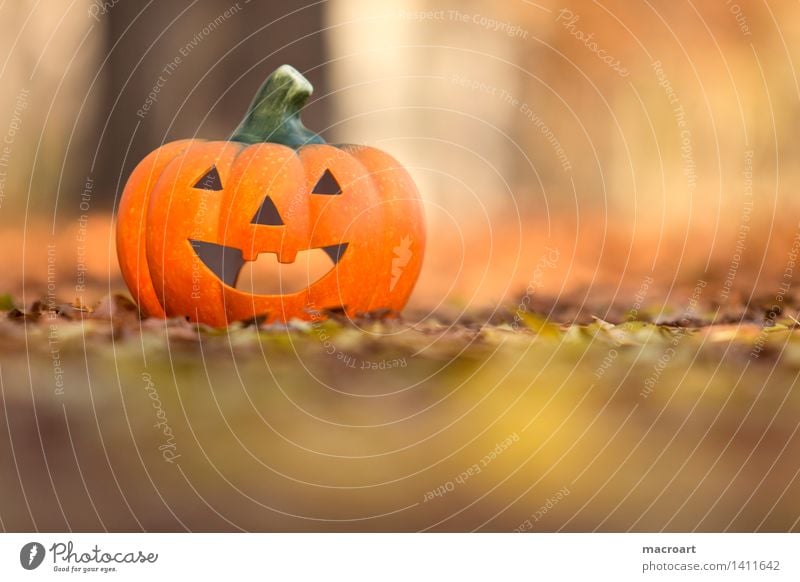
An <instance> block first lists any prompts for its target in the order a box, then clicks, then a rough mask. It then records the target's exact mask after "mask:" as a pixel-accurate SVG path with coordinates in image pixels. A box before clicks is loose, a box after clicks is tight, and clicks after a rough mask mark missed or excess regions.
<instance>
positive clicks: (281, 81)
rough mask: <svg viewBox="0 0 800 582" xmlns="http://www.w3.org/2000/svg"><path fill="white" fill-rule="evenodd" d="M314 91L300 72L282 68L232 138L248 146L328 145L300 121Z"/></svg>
mask: <svg viewBox="0 0 800 582" xmlns="http://www.w3.org/2000/svg"><path fill="white" fill-rule="evenodd" d="M313 91H314V88H313V87H312V86H311V83H309V82H308V79H306V78H305V77H304V76H303V75H301V74H300V72H299V71H297V69H295V68H294V67H292V66H290V65H283V66H281V67H279V68H278V69H277V70H276V71H275V72H274V73H272V74H271V75H270V76H269V78H268V79H267V80H266V81H265V82H264V84H263V85H262V86H261V89H259V91H258V94H257V95H256V98H255V99H254V100H253V103H252V104H251V105H250V109H248V111H247V116H246V117H245V118H244V121H242V123H241V125H239V127H238V128H237V130H236V131H235V132H234V134H233V136H232V137H231V140H232V141H239V142H243V143H246V144H256V143H265V142H268V143H279V144H283V145H285V146H289V147H292V148H298V147H300V146H304V145H307V144H311V143H325V140H323V139H322V138H321V137H320V136H319V135H317V134H316V133H314V132H313V131H311V130H310V129H308V128H307V127H306V126H304V125H303V122H302V121H300V111H301V110H302V109H303V106H305V104H306V102H307V101H308V98H309V97H310V96H311V93H312V92H313Z"/></svg>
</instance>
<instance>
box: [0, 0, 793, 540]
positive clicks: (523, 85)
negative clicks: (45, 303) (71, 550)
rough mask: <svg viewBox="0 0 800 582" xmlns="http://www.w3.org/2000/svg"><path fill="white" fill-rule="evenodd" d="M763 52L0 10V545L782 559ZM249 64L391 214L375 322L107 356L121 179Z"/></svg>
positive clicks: (604, 5)
mask: <svg viewBox="0 0 800 582" xmlns="http://www.w3.org/2000/svg"><path fill="white" fill-rule="evenodd" d="M799 16H800V6H799V5H798V3H797V2H764V1H761V0H758V1H756V0H724V1H723V0H720V1H718V2H713V3H712V2H704V3H697V2H695V3H692V2H682V1H678V2H649V3H648V2H641V3H640V2H624V1H622V0H603V1H588V0H586V1H574V0H564V1H563V2H558V3H557V2H555V1H554V0H537V1H536V2H532V1H528V0H509V1H506V2H491V1H489V0H459V1H458V2H456V1H455V0H404V1H400V0H379V1H367V0H331V1H327V2H310V1H308V2H307V1H301V2H298V1H292V2H289V1H288V0H287V1H283V0H271V1H270V2H263V1H255V0H202V2H201V1H199V0H171V1H170V2H155V1H154V0H149V1H146V2H143V1H133V0H73V1H70V2H64V1H62V0H15V1H13V2H3V3H0V80H2V85H0V86H2V91H0V100H2V102H1V103H0V105H2V108H0V112H2V113H0V244H1V245H2V249H3V252H2V253H0V270H2V273H3V278H2V281H3V285H2V287H1V288H0V311H2V312H3V313H4V314H5V316H4V317H0V403H1V404H2V408H0V448H2V449H3V450H5V451H8V454H0V491H2V495H0V529H2V530H17V531H19V530H34V529H41V530H47V531H63V530H74V531H78V530H88V531H92V530H102V529H108V530H112V531H115V530H125V531H129V530H133V531H138V530H148V531H153V530H164V531H174V530H178V531H183V530H186V529H191V530H238V529H248V530H286V529H291V530H311V531H315V530H325V531H327V530H335V531H340V530H362V529H375V530H398V529H399V530H419V529H433V530H454V531H464V530H473V529H481V530H498V531H511V530H521V531H530V530H540V531H554V530H569V531H592V530H613V531H627V530H639V531H659V530H672V531H689V530H703V531H723V530H736V531H754V530H770V531H787V530H793V531H796V530H797V529H798V527H800V494H798V493H799V492H798V488H799V487H800V478H799V477H800V425H798V418H800V412H799V411H800V399H798V392H797V389H796V387H795V386H796V382H797V379H798V370H800V340H799V338H800V335H799V334H798V333H797V332H796V331H792V330H795V329H796V327H797V325H798V324H797V320H798V317H800V313H798V308H799V307H800V306H799V305H798V301H797V291H796V289H795V288H794V287H792V279H793V276H794V269H795V266H796V264H795V261H796V259H797V254H798V252H800V238H798V223H800V212H799V211H800V197H798V195H797V191H798V186H800V165H799V164H798V163H797V159H798V158H799V157H800V146H799V145H798V144H796V143H795V141H797V140H796V133H797V130H798V127H800V82H799V81H798V75H797V64H798V63H799V62H800V18H799ZM284 63H290V64H292V65H293V66H294V67H296V68H297V69H299V70H300V71H301V72H302V73H303V74H304V75H305V76H306V77H308V78H309V79H310V80H311V82H312V83H313V84H314V86H315V88H316V91H315V94H314V96H313V97H312V99H311V101H310V103H309V104H308V107H307V109H306V111H305V112H304V119H305V122H306V124H307V125H308V126H309V127H310V128H312V129H314V130H316V131H318V132H319V133H321V134H322V135H323V136H324V137H325V139H326V140H327V141H329V142H331V143H356V144H367V145H371V146H376V147H378V148H381V149H383V150H385V151H387V152H389V153H391V154H392V155H394V156H395V157H396V158H398V159H399V160H400V161H401V162H402V163H403V164H404V165H405V166H406V167H407V168H408V169H409V171H410V172H411V174H412V175H413V177H414V179H415V181H416V182H417V183H418V185H419V188H420V191H421V193H422V196H423V199H424V202H425V208H426V215H427V229H428V230H427V232H428V247H427V253H426V258H425V263H424V266H423V271H422V274H421V277H420V280H419V283H418V285H417V288H416V291H415V293H414V294H413V297H412V300H411V304H410V306H409V308H408V310H407V312H406V314H407V317H406V318H405V319H402V320H393V321H390V322H385V321H367V322H366V323H364V322H359V324H358V325H363V327H358V326H356V325H352V324H350V323H348V322H343V321H339V320H338V319H336V318H334V319H333V320H331V321H328V322H326V323H325V324H324V326H323V327H321V328H319V327H314V326H311V327H309V325H305V326H304V325H303V324H297V325H295V326H294V327H292V326H290V327H289V329H284V328H280V329H255V328H254V327H243V326H242V325H239V324H237V325H234V326H232V327H231V328H230V329H228V330H225V331H223V332H219V331H217V330H198V329H195V328H194V327H193V326H190V325H188V324H187V323H186V322H183V321H175V320H172V321H169V322H163V321H155V320H145V321H140V319H139V318H138V316H137V313H136V309H135V306H133V305H132V304H131V303H130V301H128V300H126V299H125V298H124V297H120V296H117V295H113V294H111V293H113V292H124V291H125V287H124V283H123V282H122V279H121V277H120V274H119V270H118V266H117V259H116V254H115V251H114V213H115V210H116V206H117V204H118V201H119V196H120V193H121V192H122V189H123V187H124V184H125V181H126V179H127V177H128V175H129V174H130V172H131V171H132V169H133V168H134V167H135V166H136V164H137V163H138V162H139V161H140V160H141V159H142V158H143V157H144V156H145V155H147V154H148V153H149V152H150V151H152V150H154V149H156V148H157V147H159V146H160V145H161V144H163V143H165V142H169V141H171V140H176V139H183V138H189V137H197V138H203V139H225V138H227V137H228V136H229V135H230V134H231V132H232V131H233V130H234V129H235V127H236V126H237V124H238V123H239V121H240V119H241V118H242V116H243V115H244V112H245V109H246V108H247V106H248V104H249V103H250V101H251V99H252V98H253V95H254V93H255V92H256V90H257V89H258V88H259V86H260V85H261V83H262V82H263V81H264V79H265V78H266V77H267V75H269V73H270V72H272V71H273V70H274V69H275V68H277V67H278V66H280V65H282V64H284ZM6 293H7V294H8V295H6ZM45 295H46V296H47V297H48V300H51V299H53V298H55V301H56V302H57V304H58V305H60V307H59V308H58V314H56V315H55V316H54V318H55V319H56V320H57V321H56V322H55V323H54V322H53V321H52V320H51V318H50V316H53V315H54V314H53V312H52V311H45V312H44V313H40V311H41V306H40V308H39V310H38V311H37V309H36V308H35V307H34V306H33V304H34V302H35V301H36V300H39V299H41V298H42V297H44V296H45ZM520 296H521V298H520ZM76 299H77V302H75V300H76ZM762 299H763V300H764V301H768V303H766V304H764V305H766V306H767V309H766V310H767V311H769V310H771V309H772V308H771V307H769V306H771V305H773V304H774V303H775V302H779V303H781V307H780V308H778V309H776V310H775V312H774V313H773V314H772V315H767V316H766V317H765V309H764V308H763V305H762V304H759V303H758V302H759V301H761V300H762ZM70 302H72V305H63V304H65V303H70ZM82 305H90V306H96V307H97V308H96V309H95V310H94V312H93V313H91V314H89V312H88V311H87V310H85V309H82ZM754 305H755V307H754ZM501 306H504V307H502V308H501ZM517 306H519V307H517ZM664 307H674V308H676V309H677V311H676V310H672V311H669V310H664V309H663V308H664ZM788 307H791V309H789V308H788ZM19 308H21V309H19ZM515 310H516V314H517V315H520V316H521V319H522V325H521V327H519V328H511V327H509V318H510V316H511V315H512V314H514V313H515ZM431 314H433V315H431ZM428 315H430V317H428ZM592 316H597V317H599V318H601V321H593V320H592ZM575 320H580V321H581V323H586V324H588V325H580V326H578V325H575V326H569V325H563V326H559V325H558V324H562V323H563V324H569V323H571V322H572V321H575ZM603 320H604V321H603ZM625 320H637V321H628V323H626V324H622V325H618V326H614V325H612V323H614V324H617V323H621V322H623V321H625ZM743 320H744V321H746V322H747V323H746V324H744V325H742V321H743ZM487 321H488V322H490V325H484V324H485V323H486V322H487ZM711 321H715V322H716V323H717V325H713V326H708V327H702V328H701V327H700V324H706V323H709V322H711ZM609 322H611V323H609ZM653 322H654V323H658V324H660V325H653ZM676 322H680V323H682V324H683V325H686V324H689V325H693V326H694V325H696V326H697V328H698V329H693V330H691V331H687V330H686V329H685V328H677V327H675V326H672V325H664V324H669V323H672V324H674V323H676ZM725 323H728V325H725ZM772 324H774V325H772ZM765 325H766V326H770V325H771V327H769V328H768V329H767V328H766V327H764V326H765ZM323 334H324V337H325V338H326V339H325V340H324V341H330V342H331V345H333V346H334V352H335V357H331V354H330V352H328V351H327V348H325V345H326V344H325V343H324V341H323ZM343 362H344V364H343ZM351 362H353V365H352V366H351V365H350V363H351ZM156 403H157V405H156ZM167 419H168V425H169V434H167V433H166V432H165V431H166V425H167ZM162 421H163V422H162ZM154 423H155V424H154ZM162 424H163V425H165V426H164V428H163V430H162ZM175 455H179V459H180V460H178V461H177V462H176V459H177V458H178V457H176V456H175ZM474 467H478V469H477V471H476V470H475V469H474ZM437 492H438V493H437ZM556 506H557V507H556Z"/></svg>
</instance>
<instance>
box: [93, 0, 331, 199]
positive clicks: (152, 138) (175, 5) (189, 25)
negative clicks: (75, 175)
mask: <svg viewBox="0 0 800 582" xmlns="http://www.w3.org/2000/svg"><path fill="white" fill-rule="evenodd" d="M306 4H308V7H304V6H303V3H298V2H291V1H288V0H280V1H270V2H255V1H249V0H238V1H236V0H204V1H203V2H197V1H196V0H173V1H171V2H152V3H148V4H146V5H143V3H140V2H119V3H118V4H116V5H115V6H114V7H113V8H111V9H110V10H109V11H108V13H107V14H105V15H102V16H101V17H100V18H101V19H107V31H108V38H107V46H108V48H107V53H108V55H109V59H108V62H107V63H106V66H105V71H106V73H107V75H108V78H109V84H108V91H107V94H106V97H105V98H104V99H103V102H102V107H101V108H100V110H99V111H98V112H97V120H98V121H99V122H101V123H102V124H106V123H107V126H106V127H105V130H104V131H103V128H102V127H101V128H100V132H101V134H100V135H98V140H99V156H98V164H97V170H98V180H99V182H101V183H102V185H103V190H104V191H105V192H106V193H107V194H108V196H106V197H105V202H107V203H109V204H110V203H111V202H112V200H113V195H114V194H116V195H117V196H119V194H120V192H121V189H122V187H123V186H124V183H125V180H126V179H127V176H128V175H129V174H130V172H131V170H132V169H133V168H134V167H135V165H136V164H137V163H138V162H139V161H140V160H141V159H142V158H143V157H144V156H145V155H147V154H148V153H149V152H150V151H152V150H153V149H155V148H156V147H158V146H159V145H161V144H162V143H164V142H168V141H172V140H175V139H183V138H187V137H197V138H202V139H226V138H227V137H228V136H229V135H230V133H231V132H232V131H233V130H234V129H235V128H236V126H237V125H238V123H239V121H240V120H241V118H242V116H243V115H244V113H245V110H246V108H247V106H248V105H249V103H250V101H251V100H252V98H253V96H254V95H255V92H256V91H257V89H258V88H259V87H260V85H261V83H262V82H263V81H264V80H265V79H266V77H267V76H268V75H269V73H271V72H272V71H273V70H274V69H275V68H277V67H278V66H280V65H281V64H284V63H289V64H292V65H293V66H294V67H296V68H297V69H298V70H300V71H302V72H304V74H306V76H307V77H308V78H309V79H310V80H311V82H312V83H313V84H314V86H315V89H316V94H315V97H314V98H313V99H316V98H319V96H321V95H324V92H325V83H324V78H323V70H322V68H320V67H319V64H320V63H321V62H323V40H322V33H321V29H322V8H321V7H320V5H316V6H313V5H311V3H310V2H306ZM304 37H305V38H304ZM325 104H326V102H325V101H324V100H321V101H318V102H311V103H310V104H309V107H308V111H307V112H306V114H305V115H304V118H305V120H306V123H307V125H309V126H310V127H314V128H317V129H323V125H322V123H323V119H324V118H325V117H326V114H325V109H326V107H325Z"/></svg>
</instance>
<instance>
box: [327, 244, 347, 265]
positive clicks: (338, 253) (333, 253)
mask: <svg viewBox="0 0 800 582" xmlns="http://www.w3.org/2000/svg"><path fill="white" fill-rule="evenodd" d="M347 244H348V243H342V244H340V245H330V246H327V247H322V250H323V251H325V253H326V254H327V255H328V256H329V257H330V258H331V260H332V261H333V264H334V265H336V264H338V263H339V261H340V260H341V258H342V255H343V254H344V252H345V251H346V250H347Z"/></svg>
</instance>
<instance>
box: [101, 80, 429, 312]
mask: <svg viewBox="0 0 800 582" xmlns="http://www.w3.org/2000/svg"><path fill="white" fill-rule="evenodd" d="M311 91H312V87H311V85H310V83H309V82H308V81H307V80H306V79H305V78H304V77H303V76H302V75H301V74H300V73H298V72H297V71H296V70H295V69H293V68H292V67H290V66H288V65H284V66H283V67H281V68H279V69H278V70H277V71H275V72H274V73H273V74H272V75H271V76H270V77H269V79H267V81H266V83H265V84H264V86H263V87H262V88H261V90H260V91H259V93H258V95H257V96H256V99H255V100H254V101H253V104H252V105H251V107H250V110H249V111H248V114H247V116H246V118H245V120H244V121H243V122H242V124H241V125H240V126H239V128H238V129H237V130H236V132H235V133H234V134H233V136H232V137H231V139H230V140H229V141H202V140H183V141H177V142H173V143H169V144H166V145H164V146H162V147H160V148H158V149H157V150H155V151H154V152H152V153H151V154H149V155H148V156H147V157H146V158H145V159H144V160H142V162H141V163H140V164H139V165H138V166H137V167H136V169H135V170H134V171H133V173H132V174H131V176H130V178H129V180H128V183H127V185H126V186H125V190H124V192H123V194H122V199H121V201H120V206H119V213H118V217H117V254H118V256H119V262H120V267H121V269H122V274H123V276H124V278H125V282H126V283H127V284H128V287H129V289H130V290H131V292H132V294H133V296H134V299H135V300H136V302H137V303H138V304H139V307H140V309H141V310H142V311H143V312H144V313H145V314H146V315H149V316H153V317H162V318H163V317H188V318H189V319H190V320H192V321H199V322H203V323H207V324H210V325H214V326H223V325H226V324H229V323H230V322H233V321H238V320H247V319H252V318H254V317H263V318H265V319H266V320H268V321H287V320H289V319H291V318H300V319H306V320H313V319H315V318H317V317H320V316H321V315H320V314H323V313H325V312H326V310H340V311H344V312H345V313H346V314H348V315H356V314H358V313H366V312H375V311H383V310H385V311H386V312H398V311H400V310H401V309H402V307H403V306H404V305H405V303H406V301H407V300H408V297H409V295H410V294H411V291H412V288H413V287H414V284H415V282H416V280H417V277H418V275H419V271H420V268H421V265H422V255H423V250H424V245H425V227H424V216H423V209H422V203H421V201H420V198H419V194H418V192H417V189H416V187H415V185H414V183H413V181H412V180H411V177H410V176H409V175H408V172H406V170H405V169H404V168H403V167H402V166H400V164H399V163H398V162H397V161H396V160H395V159H394V158H392V157H391V156H389V155H388V154H386V153H384V152H382V151H380V150H377V149H375V148H371V147H364V146H349V145H346V146H333V145H327V144H325V142H324V141H323V140H322V138H321V137H319V136H318V135H317V134H315V133H313V132H312V131H310V130H309V129H307V128H306V127H304V126H303V124H302V122H301V121H300V116H299V113H300V110H301V109H302V107H303V106H304V105H305V103H306V101H307V100H308V98H309V96H310V95H311ZM311 255H317V259H316V260H319V258H320V257H322V258H323V259H324V260H325V261H327V262H328V266H329V268H328V270H327V272H325V273H324V274H322V275H321V276H319V277H318V278H315V279H313V280H312V277H311V276H310V275H309V277H308V280H306V281H303V284H302V285H301V287H302V288H301V289H299V290H297V289H288V288H287V289H284V287H283V285H282V281H281V280H277V281H276V282H275V283H276V285H275V287H276V290H275V291H273V292H270V293H266V294H263V293H254V292H253V291H252V289H242V288H237V281H238V280H239V278H240V274H241V273H242V272H243V271H244V270H246V269H247V268H248V265H250V264H252V262H254V261H256V260H259V259H260V258H263V257H265V256H271V257H272V259H275V258H277V262H278V264H288V263H293V262H295V261H300V260H303V259H301V257H309V258H310V256H311ZM308 273H309V274H310V273H311V270H308ZM287 283H288V281H287ZM295 283H296V281H295Z"/></svg>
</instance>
